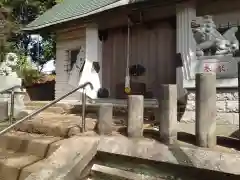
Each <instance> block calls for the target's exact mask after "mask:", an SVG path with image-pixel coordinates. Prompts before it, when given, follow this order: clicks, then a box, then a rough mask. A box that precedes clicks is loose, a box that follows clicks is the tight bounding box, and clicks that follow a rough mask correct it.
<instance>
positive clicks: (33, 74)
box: [14, 55, 42, 86]
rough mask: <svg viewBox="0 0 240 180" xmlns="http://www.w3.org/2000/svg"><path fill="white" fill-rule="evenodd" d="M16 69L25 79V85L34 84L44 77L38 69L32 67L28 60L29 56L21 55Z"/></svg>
mask: <svg viewBox="0 0 240 180" xmlns="http://www.w3.org/2000/svg"><path fill="white" fill-rule="evenodd" d="M14 70H15V71H16V72H17V74H18V76H19V77H20V78H21V79H22V80H23V84H24V86H31V85H32V84H34V83H36V82H38V81H39V79H40V78H41V77H42V75H41V73H40V72H39V71H38V70H36V69H33V68H32V66H31V64H30V63H29V62H28V60H27V57H26V56H24V55H22V56H20V57H19V59H18V62H17V65H16V67H15V69H14Z"/></svg>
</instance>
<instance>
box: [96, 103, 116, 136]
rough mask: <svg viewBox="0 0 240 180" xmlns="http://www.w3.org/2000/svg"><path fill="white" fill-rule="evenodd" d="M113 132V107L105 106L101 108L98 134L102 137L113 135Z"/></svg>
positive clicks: (110, 105)
mask: <svg viewBox="0 0 240 180" xmlns="http://www.w3.org/2000/svg"><path fill="white" fill-rule="evenodd" d="M112 131H113V105H112V104H103V105H101V106H100V107H99V111H98V122H97V132H98V133H99V134H100V135H111V134H112Z"/></svg>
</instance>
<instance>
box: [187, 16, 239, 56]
mask: <svg viewBox="0 0 240 180" xmlns="http://www.w3.org/2000/svg"><path fill="white" fill-rule="evenodd" d="M191 26H192V32H193V37H194V39H195V41H196V55H197V56H198V57H199V56H214V55H233V54H234V53H235V52H236V51H238V50H239V41H238V39H237V38H236V35H235V34H236V32H237V31H238V27H231V28H230V29H228V30H227V31H226V32H224V33H223V34H221V33H220V32H219V31H218V30H217V27H216V24H215V23H214V22H213V19H212V17H211V16H204V17H198V18H197V19H196V20H194V21H192V24H191Z"/></svg>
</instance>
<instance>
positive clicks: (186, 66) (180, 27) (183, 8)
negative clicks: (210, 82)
mask: <svg viewBox="0 0 240 180" xmlns="http://www.w3.org/2000/svg"><path fill="white" fill-rule="evenodd" d="M176 16H177V22H176V23H177V52H176V53H181V55H182V59H183V67H179V68H177V73H176V75H177V77H176V78H177V84H178V99H179V97H182V96H183V95H184V91H183V87H184V86H183V82H184V80H188V79H190V78H191V76H194V75H192V74H191V63H192V61H193V60H195V59H196V55H195V54H196V43H195V41H194V39H193V34H192V28H191V21H192V20H194V19H195V18H196V7H195V1H194V0H193V1H187V2H183V3H179V4H177V6H176Z"/></svg>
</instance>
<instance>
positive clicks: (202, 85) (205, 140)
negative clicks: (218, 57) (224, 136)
mask: <svg viewBox="0 0 240 180" xmlns="http://www.w3.org/2000/svg"><path fill="white" fill-rule="evenodd" d="M195 102H196V141H197V145H198V146H200V147H209V148H211V147H214V146H215V145H216V74H215V73H198V74H196V101H195Z"/></svg>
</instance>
